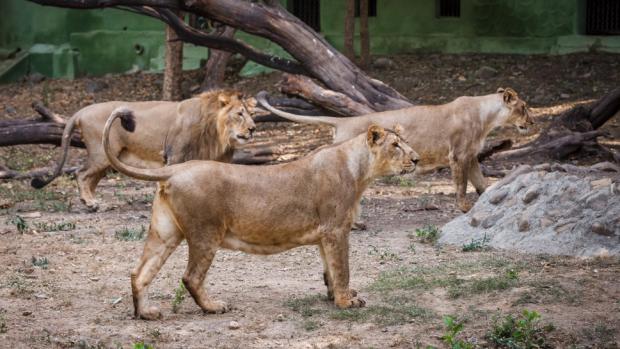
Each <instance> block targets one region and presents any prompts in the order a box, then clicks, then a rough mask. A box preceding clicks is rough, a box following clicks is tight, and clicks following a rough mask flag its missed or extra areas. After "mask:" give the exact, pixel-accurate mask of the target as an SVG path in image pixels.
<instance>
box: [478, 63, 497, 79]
mask: <svg viewBox="0 0 620 349" xmlns="http://www.w3.org/2000/svg"><path fill="white" fill-rule="evenodd" d="M497 73H498V72H497V69H495V68H491V67H489V66H486V65H483V66H482V67H480V68H478V70H477V71H476V76H477V77H478V78H480V79H490V78H492V77H495V76H496V75H497Z"/></svg>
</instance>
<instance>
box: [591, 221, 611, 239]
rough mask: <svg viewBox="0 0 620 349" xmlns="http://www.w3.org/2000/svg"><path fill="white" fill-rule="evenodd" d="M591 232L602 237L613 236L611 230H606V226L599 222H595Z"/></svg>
mask: <svg viewBox="0 0 620 349" xmlns="http://www.w3.org/2000/svg"><path fill="white" fill-rule="evenodd" d="M592 232H593V233H595V234H598V235H603V236H612V235H614V232H613V231H612V230H611V229H609V228H607V225H606V224H603V223H600V222H596V223H594V224H592Z"/></svg>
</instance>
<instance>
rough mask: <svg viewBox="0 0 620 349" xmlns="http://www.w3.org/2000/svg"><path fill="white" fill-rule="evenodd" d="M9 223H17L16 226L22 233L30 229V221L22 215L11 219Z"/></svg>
mask: <svg viewBox="0 0 620 349" xmlns="http://www.w3.org/2000/svg"><path fill="white" fill-rule="evenodd" d="M9 223H10V224H13V225H15V228H17V231H18V232H19V233H20V234H23V233H24V232H26V231H27V230H28V222H26V220H25V219H24V218H23V217H22V216H19V215H16V216H15V217H13V218H12V219H11V220H10V221H9Z"/></svg>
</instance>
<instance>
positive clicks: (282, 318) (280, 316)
mask: <svg viewBox="0 0 620 349" xmlns="http://www.w3.org/2000/svg"><path fill="white" fill-rule="evenodd" d="M276 320H278V321H280V322H282V321H284V315H282V314H278V316H276Z"/></svg>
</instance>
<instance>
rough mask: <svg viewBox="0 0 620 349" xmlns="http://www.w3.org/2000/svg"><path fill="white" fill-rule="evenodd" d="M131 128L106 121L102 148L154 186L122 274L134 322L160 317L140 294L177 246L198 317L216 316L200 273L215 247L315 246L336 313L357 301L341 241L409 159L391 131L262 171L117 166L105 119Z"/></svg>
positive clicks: (409, 166) (193, 164)
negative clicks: (139, 237) (144, 226)
mask: <svg viewBox="0 0 620 349" xmlns="http://www.w3.org/2000/svg"><path fill="white" fill-rule="evenodd" d="M119 117H121V118H122V120H124V125H125V126H128V127H131V126H133V125H132V122H131V119H132V117H131V112H129V111H128V110H124V109H121V110H117V111H115V112H113V113H112V115H110V119H109V120H108V121H107V123H106V126H105V130H104V136H103V148H104V149H105V152H106V155H107V156H108V159H109V160H110V163H111V164H112V166H113V167H114V168H116V169H117V170H118V171H120V172H122V173H124V174H126V175H128V176H131V177H135V178H139V179H143V180H148V181H159V186H158V191H157V194H156V197H155V200H154V202H153V214H152V217H151V225H150V228H149V233H148V237H147V239H146V244H145V246H144V252H143V254H142V257H141V258H140V262H139V263H138V266H137V267H136V268H135V269H134V270H133V272H132V273H131V286H132V292H133V300H134V310H135V315H136V316H137V317H141V318H144V319H155V318H158V317H159V316H160V312H159V309H158V308H157V307H155V306H151V307H147V306H146V305H145V299H144V296H145V293H146V290H147V287H148V285H149V284H150V283H151V281H152V280H153V278H154V277H155V275H156V274H157V272H158V271H159V269H160V268H161V266H162V265H163V264H164V262H165V261H166V259H167V258H168V256H169V255H170V254H171V253H172V251H174V250H175V248H176V247H177V246H178V245H179V243H180V242H181V241H182V240H183V239H187V244H188V247H189V260H188V264H187V269H186V270H185V274H184V275H183V283H184V285H185V287H186V288H187V290H188V291H189V293H190V294H191V295H192V297H193V298H194V300H195V301H196V303H197V304H198V306H200V308H202V310H203V311H205V312H224V311H226V310H227V306H226V304H225V303H223V302H220V301H216V300H214V299H212V298H210V297H209V296H208V295H207V292H206V291H205V290H204V288H203V283H204V281H205V276H206V274H207V271H208V270H209V267H210V265H211V261H212V260H213V257H214V256H215V252H216V251H217V250H218V249H220V248H226V249H231V250H240V251H244V252H247V253H256V254H273V253H278V252H282V251H285V250H288V249H291V248H293V247H297V246H301V245H319V250H320V252H321V257H322V259H323V265H324V271H325V274H324V275H325V280H326V284H327V287H328V294H332V295H333V297H334V301H335V304H336V305H337V306H338V307H340V308H349V307H361V306H364V304H365V302H364V301H363V300H362V299H360V298H359V297H357V294H356V292H354V291H353V290H351V289H350V288H349V256H348V250H349V242H348V236H349V231H350V230H351V225H352V223H353V220H354V219H355V217H356V216H357V211H358V210H359V202H360V199H361V196H362V193H363V192H364V190H365V189H366V187H368V185H369V184H370V183H372V180H373V179H374V178H376V177H378V176H385V175H390V174H397V173H405V172H410V171H413V170H414V169H415V165H416V163H417V161H418V155H417V154H416V153H415V151H413V150H412V149H411V148H410V147H409V145H407V144H406V143H405V142H404V141H403V140H402V139H401V138H400V136H398V134H396V133H395V132H394V131H389V130H384V129H383V128H381V127H380V126H376V125H372V126H370V127H369V128H368V130H367V132H366V133H365V134H364V135H359V136H357V137H355V138H353V139H350V140H348V141H345V142H342V143H338V144H335V145H331V146H328V147H324V148H322V149H320V150H318V151H316V152H314V153H313V154H311V155H309V156H307V157H305V158H302V159H300V160H297V161H294V162H290V163H286V164H279V165H271V166H243V165H233V164H225V163H220V162H213V161H189V162H185V163H182V164H177V165H172V166H167V167H162V168H157V169H142V168H136V167H132V166H129V165H126V164H125V163H122V162H120V161H119V160H118V158H117V155H116V153H115V152H114V150H113V149H112V148H111V142H110V139H109V138H108V134H109V132H110V128H111V127H112V125H113V122H114V120H116V119H117V118H119Z"/></svg>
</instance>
